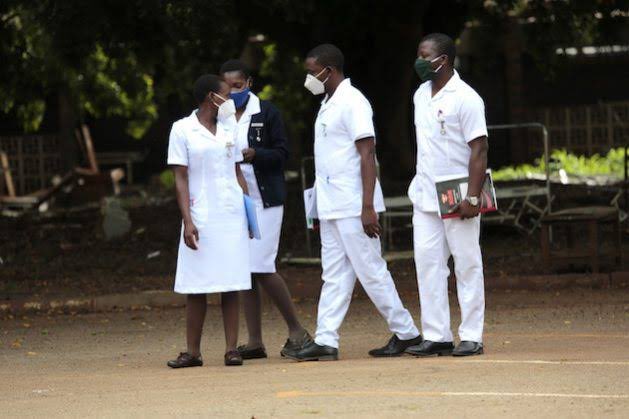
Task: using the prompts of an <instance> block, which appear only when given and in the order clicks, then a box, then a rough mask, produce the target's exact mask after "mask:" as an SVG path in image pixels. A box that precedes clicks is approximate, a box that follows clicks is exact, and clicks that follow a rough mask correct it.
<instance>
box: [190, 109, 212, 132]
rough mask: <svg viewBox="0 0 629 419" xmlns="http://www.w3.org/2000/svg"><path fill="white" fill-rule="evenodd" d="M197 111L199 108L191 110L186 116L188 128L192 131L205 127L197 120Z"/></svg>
mask: <svg viewBox="0 0 629 419" xmlns="http://www.w3.org/2000/svg"><path fill="white" fill-rule="evenodd" d="M198 111H199V108H197V109H195V110H193V111H192V113H191V114H190V115H189V116H188V117H187V118H186V119H187V120H188V124H190V128H191V129H192V130H193V131H199V130H200V129H201V128H204V129H205V127H204V126H203V125H201V122H199V118H198V117H197V112H198ZM206 131H207V130H206Z"/></svg>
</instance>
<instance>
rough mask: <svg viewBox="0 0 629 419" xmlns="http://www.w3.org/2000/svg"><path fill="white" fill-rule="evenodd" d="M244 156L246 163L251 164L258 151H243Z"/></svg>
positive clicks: (251, 149)
mask: <svg viewBox="0 0 629 419" xmlns="http://www.w3.org/2000/svg"><path fill="white" fill-rule="evenodd" d="M242 156H243V158H244V161H245V163H251V162H252V161H253V159H254V158H255V157H256V149H255V148H245V149H244V150H242Z"/></svg>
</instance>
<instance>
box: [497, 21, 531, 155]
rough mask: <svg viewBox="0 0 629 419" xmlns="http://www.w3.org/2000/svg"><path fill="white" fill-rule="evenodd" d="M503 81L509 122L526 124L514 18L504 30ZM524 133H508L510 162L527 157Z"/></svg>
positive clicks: (516, 24) (515, 130) (518, 37)
mask: <svg viewBox="0 0 629 419" xmlns="http://www.w3.org/2000/svg"><path fill="white" fill-rule="evenodd" d="M504 33H505V36H504V43H503V49H504V58H505V81H506V83H507V85H506V92H507V108H508V111H509V122H510V123H512V124H513V123H518V122H527V121H525V119H526V109H525V107H524V85H523V83H524V80H523V74H522V39H521V34H520V26H519V24H518V22H517V20H516V19H515V18H509V19H508V20H507V22H506V23H505V28H504ZM525 134H526V132H525V131H523V130H521V129H514V130H512V131H511V132H510V133H509V138H510V143H511V147H510V148H511V161H512V162H513V163H523V162H525V161H527V160H529V159H528V157H529V155H528V154H529V149H528V140H527V136H526V135H525Z"/></svg>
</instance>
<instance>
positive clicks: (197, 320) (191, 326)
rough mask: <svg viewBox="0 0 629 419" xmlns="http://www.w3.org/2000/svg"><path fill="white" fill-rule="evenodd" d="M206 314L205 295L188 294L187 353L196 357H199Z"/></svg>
mask: <svg viewBox="0 0 629 419" xmlns="http://www.w3.org/2000/svg"><path fill="white" fill-rule="evenodd" d="M206 312H207V299H206V296H205V294H188V296H187V300H186V340H187V343H188V353H189V354H190V355H192V356H195V357H198V356H200V355H201V334H202V333H203V322H204V321H205V313H206Z"/></svg>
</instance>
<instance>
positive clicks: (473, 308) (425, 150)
mask: <svg viewBox="0 0 629 419" xmlns="http://www.w3.org/2000/svg"><path fill="white" fill-rule="evenodd" d="M455 55H456V49H455V46H454V41H453V40H452V38H450V37H449V36H447V35H444V34H440V33H433V34H430V35H427V36H426V37H424V39H422V41H421V42H420V44H419V48H418V50H417V60H416V61H415V70H416V71H417V74H418V75H419V77H420V79H421V80H422V81H424V82H425V83H422V84H421V85H420V86H419V88H418V89H417V91H416V92H415V96H414V97H413V103H414V105H415V128H416V131H417V175H416V176H415V178H414V179H413V181H412V182H411V185H410V187H409V197H410V198H411V201H413V206H414V210H413V236H414V248H415V265H416V269H417V280H418V282H419V298H420V303H421V314H422V332H423V333H424V338H425V339H426V340H424V342H422V343H421V344H420V345H416V346H412V347H410V348H408V349H407V352H409V353H411V354H413V355H417V356H433V355H449V354H452V355H455V356H467V355H479V354H482V353H483V323H484V315H485V289H484V280H483V258H482V256H481V249H480V243H479V239H480V216H479V212H480V193H481V188H482V184H483V181H484V179H485V170H486V169H487V149H488V144H487V126H486V123H485V105H484V103H483V99H482V98H481V97H480V96H479V95H478V93H476V92H475V91H474V89H472V88H471V87H470V86H469V85H468V84H467V83H465V82H464V81H463V80H461V77H459V73H457V71H456V70H454V68H453V66H454V57H455ZM439 176H469V183H468V188H467V197H466V198H465V200H463V202H462V203H461V204H460V206H459V207H458V209H457V210H456V212H457V214H458V215H459V217H458V218H449V219H445V220H444V219H441V217H440V216H439V214H438V212H437V211H438V208H437V205H438V204H437V190H436V187H435V181H436V179H437V178H438V177H439ZM450 255H452V257H453V259H454V272H455V274H456V288H457V295H458V298H459V305H460V306H461V325H460V326H459V338H460V342H459V344H458V345H457V346H456V348H455V347H454V344H453V340H454V339H453V336H452V331H451V329H450V305H449V303H448V276H449V275H450V269H449V267H448V259H449V258H450Z"/></svg>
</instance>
